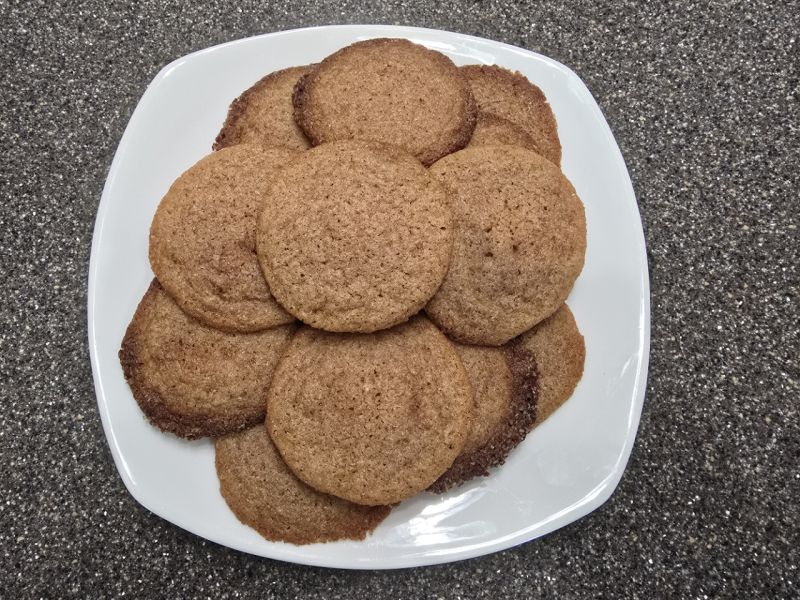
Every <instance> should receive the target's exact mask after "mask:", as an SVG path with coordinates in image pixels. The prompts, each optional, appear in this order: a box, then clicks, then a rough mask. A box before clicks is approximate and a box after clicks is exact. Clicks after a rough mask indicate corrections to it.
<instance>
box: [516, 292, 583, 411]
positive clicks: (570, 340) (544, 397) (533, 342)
mask: <svg viewBox="0 0 800 600" xmlns="http://www.w3.org/2000/svg"><path fill="white" fill-rule="evenodd" d="M512 345H513V346H515V347H516V348H521V349H523V350H526V351H528V352H530V353H531V354H532V355H533V356H534V357H535V361H536V364H537V367H538V370H539V409H538V411H537V415H536V421H535V423H534V426H535V425H538V424H539V423H541V422H542V421H544V420H545V419H546V418H547V417H549V416H550V415H551V414H553V412H555V410H556V409H557V408H559V407H560V406H561V405H562V404H564V402H566V401H567V400H568V399H569V397H570V396H572V392H574V391H575V387H576V386H577V385H578V382H579V381H580V380H581V377H583V363H584V359H585V357H586V346H585V344H584V341H583V336H582V335H581V332H580V331H579V330H578V325H577V323H575V317H574V316H573V315H572V311H571V310H570V309H569V307H568V306H567V305H566V304H564V305H562V306H561V307H560V308H559V309H558V310H557V311H556V312H554V313H553V314H552V315H551V316H550V317H548V318H547V319H545V320H544V321H542V322H541V323H539V324H538V325H537V326H536V327H534V328H533V329H531V330H530V331H527V332H525V333H523V334H522V335H521V336H519V337H518V338H517V339H516V340H514V342H512Z"/></svg>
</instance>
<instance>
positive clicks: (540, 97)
mask: <svg viewBox="0 0 800 600" xmlns="http://www.w3.org/2000/svg"><path fill="white" fill-rule="evenodd" d="M460 70H461V72H462V73H463V74H464V76H465V77H466V78H467V80H468V81H469V83H470V86H471V88H472V94H473V96H474V97H475V102H476V103H477V105H478V110H479V111H480V112H483V113H490V114H493V115H497V116H498V117H503V118H504V119H508V120H509V121H511V122H512V123H514V124H516V125H519V126H520V127H522V129H524V130H525V132H526V133H527V134H528V135H530V136H531V138H532V139H533V142H534V144H536V147H537V149H538V151H539V152H541V154H542V155H543V156H544V157H545V158H547V159H548V160H550V161H552V162H553V163H555V164H556V165H560V164H561V142H560V141H559V139H558V125H557V123H556V118H555V115H553V110H552V109H551V108H550V104H549V103H548V102H547V98H546V97H545V95H544V93H543V92H542V90H541V89H539V87H538V86H536V85H534V84H533V83H531V82H530V81H528V79H526V78H525V76H524V75H522V74H521V73H519V72H515V71H509V70H508V69H504V68H503V67H498V66H497V65H491V66H488V65H467V66H464V67H461V69H460Z"/></svg>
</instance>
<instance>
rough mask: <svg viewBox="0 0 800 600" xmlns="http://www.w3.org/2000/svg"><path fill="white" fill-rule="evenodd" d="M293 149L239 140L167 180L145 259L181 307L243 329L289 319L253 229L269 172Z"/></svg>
mask: <svg viewBox="0 0 800 600" xmlns="http://www.w3.org/2000/svg"><path fill="white" fill-rule="evenodd" d="M296 154H297V153H295V152H293V151H291V150H287V149H285V148H259V147H256V146H251V145H239V146H233V147H231V148H225V149H223V150H220V151H219V152H215V153H213V154H210V155H208V156H206V157H205V158H203V159H202V160H200V161H199V162H198V163H197V164H195V165H194V166H193V167H191V168H190V169H189V170H188V171H186V172H185V173H184V174H183V175H181V176H180V177H179V178H178V180H177V181H175V183H173V184H172V186H171V187H170V189H169V191H168V192H167V194H166V195H165V196H164V198H163V199H162V200H161V203H160V204H159V206H158V210H157V211H156V214H155V217H154V218H153V223H152V225H151V226H150V266H151V267H152V269H153V272H154V273H155V275H156V277H157V278H158V280H159V281H160V282H161V284H162V285H163V286H164V288H166V290H167V291H168V292H169V293H170V295H171V296H172V297H173V298H175V301H176V302H177V303H178V304H179V305H180V306H181V308H182V309H183V310H185V311H186V312H187V313H189V314H190V315H192V316H193V317H195V318H197V319H199V320H200V321H202V322H203V323H206V324H207V325H211V326H213V327H216V328H218V329H222V330H225V331H232V332H249V331H259V330H261V329H267V328H269V327H275V326H277V325H282V324H285V323H290V322H291V321H293V317H292V316H291V315H289V314H288V313H287V312H286V311H284V310H283V309H282V308H281V307H280V306H279V305H278V303H277V302H275V299H274V298H273V297H272V294H270V291H269V287H268V286H267V283H266V281H265V280H264V275H263V274H262V273H261V269H260V267H259V265H258V259H257V258H256V252H255V230H256V223H257V220H258V213H259V212H260V210H261V206H262V203H263V194H264V190H265V189H266V187H267V186H268V185H269V182H270V179H271V178H272V176H273V175H274V173H275V172H276V171H277V170H278V169H279V168H280V167H281V166H283V165H284V164H285V163H286V162H288V161H289V160H290V159H291V158H292V157H294V156H296Z"/></svg>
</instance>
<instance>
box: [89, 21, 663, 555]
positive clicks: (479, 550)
mask: <svg viewBox="0 0 800 600" xmlns="http://www.w3.org/2000/svg"><path fill="white" fill-rule="evenodd" d="M330 30H353V31H354V34H355V35H365V36H369V37H382V36H389V35H391V36H394V37H406V38H409V37H413V36H414V35H417V36H420V35H427V36H441V35H445V36H455V37H456V38H457V39H458V40H459V41H465V42H468V43H480V44H489V45H491V46H492V47H496V46H501V47H503V48H505V49H506V50H509V51H512V52H514V53H516V54H519V55H522V56H525V57H530V56H533V57H535V58H536V59H538V60H541V61H543V62H545V63H548V64H550V65H551V66H554V67H556V68H557V69H559V70H561V71H563V72H565V73H567V74H568V75H569V76H570V77H571V79H572V80H573V81H574V82H576V83H577V84H579V85H580V86H581V87H582V88H583V91H585V93H586V94H587V95H588V97H589V98H591V99H592V102H591V104H590V105H589V109H590V110H591V111H592V112H593V113H594V117H595V118H596V120H597V121H598V122H599V123H601V124H602V128H603V136H604V138H605V142H606V143H607V144H608V145H609V147H611V148H613V149H614V154H615V156H614V158H615V162H617V164H618V165H619V166H620V167H621V171H622V174H623V175H624V177H623V181H624V188H625V190H624V191H625V196H626V198H625V201H626V202H630V203H631V204H632V208H633V209H634V210H635V211H636V216H637V217H638V222H637V223H638V227H636V234H637V235H636V236H635V237H636V246H637V254H638V255H639V258H640V259H641V261H642V267H643V268H642V269H641V271H640V276H641V278H640V281H639V284H640V285H641V289H642V294H641V296H640V299H639V302H638V305H639V306H638V307H639V317H640V319H639V321H640V322H639V340H638V344H639V348H640V352H639V357H638V358H639V365H638V368H637V372H636V377H635V381H634V385H633V390H632V391H633V394H632V398H633V402H632V403H631V407H630V412H629V415H628V418H629V423H630V427H629V430H630V432H631V433H630V434H629V435H627V436H626V439H625V443H624V444H623V446H622V449H621V452H620V454H619V457H618V460H617V462H616V464H615V465H614V470H613V472H612V473H610V474H609V475H608V476H607V477H606V479H604V480H603V482H602V483H601V484H600V485H598V486H597V488H596V490H597V491H596V493H594V495H592V496H591V498H590V499H588V500H585V501H583V502H581V504H580V505H579V506H578V507H576V508H574V509H573V510H572V511H571V512H570V520H569V521H568V522H565V523H559V524H555V525H553V524H552V523H548V524H547V525H545V526H544V527H539V528H538V531H537V533H536V534H535V535H533V536H531V535H530V532H529V531H528V530H527V529H522V530H521V531H518V532H516V533H514V534H513V535H507V536H504V537H501V538H499V539H498V538H495V539H493V540H492V541H491V542H483V543H479V544H473V545H467V546H466V547H464V546H460V547H458V548H454V549H447V550H444V551H439V552H437V553H436V554H430V553H429V554H425V555H424V556H415V557H413V558H412V557H402V558H391V559H388V560H387V559H383V558H381V557H376V558H373V559H370V560H369V561H368V562H364V563H363V564H360V563H359V561H358V560H357V559H353V558H346V559H344V560H342V559H329V560H326V559H324V558H323V559H318V558H317V557H315V556H306V555H305V554H304V553H303V552H302V548H304V547H303V546H292V545H290V544H283V543H279V542H278V543H275V542H272V544H274V545H275V547H276V552H275V553H274V554H273V553H270V554H262V553H259V552H255V551H253V550H250V549H246V548H241V547H238V548H237V547H234V546H231V545H229V544H227V543H224V542H220V541H217V540H213V539H211V538H209V537H208V536H207V535H205V534H204V533H201V532H198V531H197V530H195V529H194V528H193V527H192V526H188V525H187V524H185V523H178V522H176V521H175V520H173V519H168V518H166V517H163V516H162V515H161V514H159V511H158V509H157V508H156V507H154V506H152V504H151V503H150V502H148V501H147V500H145V499H143V498H142V497H140V495H139V494H138V490H137V488H136V486H135V483H134V482H133V480H132V478H131V476H130V474H129V473H128V472H127V468H126V467H125V465H124V459H123V457H122V453H121V451H120V449H119V447H118V445H117V441H116V438H115V435H114V431H113V428H112V426H111V423H110V417H109V413H108V410H107V407H106V405H107V402H106V394H105V390H104V387H103V381H102V376H101V373H100V368H99V364H98V356H97V339H96V329H95V318H96V311H95V309H96V294H97V278H98V271H99V261H98V254H99V245H100V240H101V239H102V237H103V236H102V230H103V226H104V224H105V221H106V216H107V213H108V212H109V210H110V208H109V207H110V200H109V197H110V195H111V189H112V188H113V185H114V181H115V180H116V177H117V176H118V171H119V169H120V163H121V160H122V159H121V158H120V157H121V156H122V155H124V154H125V153H126V152H125V150H127V148H128V146H129V145H130V138H131V133H130V132H131V131H133V130H134V129H135V128H136V126H137V125H138V121H139V120H140V118H141V114H142V113H143V112H144V109H143V107H144V106H146V105H148V104H149V103H150V102H151V96H152V91H153V89H154V88H155V87H156V86H157V85H158V84H159V83H160V82H161V81H162V80H163V79H164V78H165V77H166V76H167V75H168V74H169V72H170V71H171V70H172V69H174V68H175V67H177V66H179V65H180V64H182V63H183V62H184V61H187V60H189V59H191V58H193V57H197V56H200V55H203V54H206V53H210V52H213V51H215V50H218V49H220V48H222V47H231V46H235V45H239V44H243V43H247V42H250V41H252V40H256V39H263V38H279V37H283V36H290V35H293V34H297V33H301V32H306V33H307V32H322V31H330ZM356 32H357V33H356ZM650 305H651V299H650V274H649V261H648V257H647V250H646V240H645V237H644V227H643V223H642V218H641V211H640V210H639V204H638V201H637V199H636V194H635V191H634V189H633V183H632V181H631V178H630V173H629V172H628V169H627V165H626V163H625V159H624V157H623V156H622V152H621V150H620V148H619V145H618V144H617V141H616V139H615V137H614V135H613V132H612V131H611V127H610V125H609V124H608V122H607V120H606V119H605V116H604V115H603V113H602V111H601V110H600V107H599V106H598V104H597V101H596V100H595V99H594V96H593V95H592V94H591V92H590V91H589V89H588V87H587V86H586V84H585V83H584V82H583V80H582V79H581V78H580V77H579V76H578V75H577V74H576V73H575V72H574V71H573V70H572V69H570V68H569V67H567V66H566V65H564V64H562V63H560V62H558V61H556V60H554V59H552V58H550V57H547V56H544V55H542V54H539V53H537V52H534V51H531V50H527V49H525V48H520V47H518V46H514V45H511V44H507V43H505V42H500V41H496V40H491V39H488V38H482V37H478V36H473V35H469V34H464V33H459V32H453V31H447V30H441V29H433V28H425V27H412V26H405V25H386V24H337V25H319V26H312V27H301V28H296V29H287V30H281V31H274V32H268V33H263V34H259V35H255V36H248V37H243V38H239V39H236V40H231V41H228V42H224V43H220V44H216V45H213V46H209V47H207V48H203V49H200V50H196V51H194V52H191V53H189V54H186V55H184V56H181V57H179V58H177V59H175V60H172V61H170V62H169V63H167V64H166V65H164V66H163V67H162V68H161V69H160V70H159V71H158V73H157V74H156V75H155V76H154V77H153V79H152V80H151V81H150V83H148V85H147V87H146V88H145V91H144V93H143V94H142V96H141V98H140V99H139V101H138V102H137V104H136V107H135V108H134V110H133V112H132V113H131V116H130V119H129V120H128V123H127V125H126V126H125V130H124V132H123V134H122V137H121V138H120V141H119V144H118V145H117V148H116V150H115V153H114V157H113V159H112V161H111V165H110V167H109V170H108V174H107V176H106V180H105V183H104V186H103V190H102V193H101V196H100V202H99V204H98V207H97V214H96V217H95V223H94V227H93V229H92V244H91V251H90V258H89V274H88V288H87V305H86V306H87V334H88V344H89V355H90V362H91V367H92V379H93V383H94V390H95V396H96V401H97V408H98V412H99V413H100V418H101V423H102V426H103V432H104V434H105V437H106V442H107V443H108V446H109V449H110V450H111V454H112V458H113V460H114V465H115V467H116V470H117V473H118V474H119V476H120V478H121V479H122V481H123V484H124V485H125V488H126V489H127V490H128V493H130V495H131V496H132V497H133V498H134V499H135V500H136V502H137V503H139V504H140V505H141V506H143V507H144V508H145V509H147V510H148V511H150V512H151V513H153V514H154V515H156V516H157V517H159V518H161V519H163V520H165V521H167V522H170V523H173V524H174V525H177V526H178V527H181V528H182V529H185V530H187V531H189V532H191V533H192V534H194V535H197V536H198V537H201V538H203V539H207V540H209V541H211V542H213V543H215V544H218V545H220V546H224V547H227V548H231V549H233V550H237V551H240V552H245V553H247V554H250V555H253V556H258V557H264V558H271V559H275V560H282V561H286V562H293V563H297V564H304V565H309V566H318V567H326V568H341V569H356V570H364V569H403V568H411V567H417V566H429V565H435V564H442V563H449V562H456V561H460V560H466V559H468V558H474V557H478V556H482V555H486V554H490V553H494V552H499V551H502V550H506V549H508V548H512V547H514V546H517V545H520V544H523V543H526V542H530V541H532V540H534V539H537V538H539V537H542V536H544V535H547V534H549V533H552V532H553V531H555V530H557V529H560V528H562V527H566V526H567V525H570V524H571V523H574V522H576V521H578V520H579V519H582V518H583V517H585V516H586V515H588V514H590V513H591V512H593V511H595V510H596V509H597V508H599V507H600V506H602V505H603V504H604V503H605V502H606V501H607V500H608V499H609V498H610V497H611V496H612V495H613V493H614V492H615V491H616V489H617V487H618V485H619V483H620V481H621V479H622V476H623V474H624V473H625V470H626V468H627V464H628V462H629V460H630V456H631V453H632V450H633V444H634V442H635V440H636V437H637V435H638V430H639V422H640V419H641V412H642V407H643V405H644V398H645V393H646V388H647V376H648V370H649V359H650V336H651V306H650ZM598 488H599V489H598ZM589 495H591V493H590V494H587V496H589ZM551 525H552V526H551ZM298 549H299V550H298Z"/></svg>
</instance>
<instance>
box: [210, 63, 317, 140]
mask: <svg viewBox="0 0 800 600" xmlns="http://www.w3.org/2000/svg"><path fill="white" fill-rule="evenodd" d="M310 69H311V66H305V67H291V68H289V69H282V70H280V71H275V72H274V73H270V74H269V75H267V76H266V77H263V78H262V79H259V80H258V81H257V82H256V83H254V84H253V85H252V86H251V87H249V88H248V89H247V90H245V91H244V92H243V93H242V95H241V96H239V97H238V98H236V99H235V100H234V101H233V102H232V103H231V106H230V108H229V109H228V116H227V118H226V119H225V123H224V124H223V126H222V129H221V130H220V132H219V134H218V135H217V139H216V140H215V141H214V150H220V149H222V148H227V147H228V146H235V145H236V144H257V145H262V146H272V147H274V146H281V147H284V148H291V149H293V150H305V149H306V148H308V147H309V146H310V145H311V144H310V143H309V141H308V139H307V138H306V136H305V134H304V133H303V131H302V130H301V129H300V127H298V126H297V123H295V120H294V106H293V105H292V93H293V92H294V86H295V84H296V83H297V80H298V79H300V77H302V76H303V75H305V74H306V73H308V71H309V70H310Z"/></svg>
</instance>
